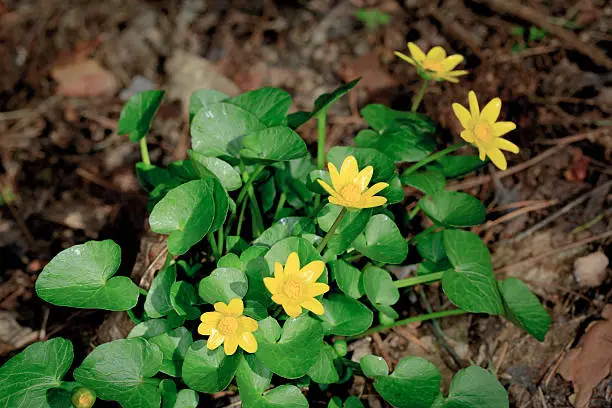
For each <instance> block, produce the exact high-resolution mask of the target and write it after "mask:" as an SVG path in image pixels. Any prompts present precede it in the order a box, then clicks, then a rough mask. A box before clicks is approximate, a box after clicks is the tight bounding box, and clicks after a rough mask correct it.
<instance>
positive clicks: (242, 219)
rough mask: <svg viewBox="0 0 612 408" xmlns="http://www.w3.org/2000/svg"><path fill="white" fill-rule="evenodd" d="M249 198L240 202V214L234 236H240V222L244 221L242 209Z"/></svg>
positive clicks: (244, 208)
mask: <svg viewBox="0 0 612 408" xmlns="http://www.w3.org/2000/svg"><path fill="white" fill-rule="evenodd" d="M248 201H249V200H248V199H247V200H244V201H243V202H242V206H241V207H240V215H239V216H238V228H236V236H240V232H241V231H242V222H243V221H244V210H246V206H247V202H248Z"/></svg>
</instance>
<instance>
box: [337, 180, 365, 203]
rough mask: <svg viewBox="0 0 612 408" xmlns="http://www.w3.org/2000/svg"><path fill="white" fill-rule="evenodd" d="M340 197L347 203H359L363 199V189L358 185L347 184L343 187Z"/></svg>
mask: <svg viewBox="0 0 612 408" xmlns="http://www.w3.org/2000/svg"><path fill="white" fill-rule="evenodd" d="M340 195H342V198H344V199H345V200H346V201H359V200H360V199H361V188H359V186H358V185H357V184H356V183H351V184H347V185H346V186H344V187H342V190H341V191H340Z"/></svg>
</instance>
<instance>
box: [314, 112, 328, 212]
mask: <svg viewBox="0 0 612 408" xmlns="http://www.w3.org/2000/svg"><path fill="white" fill-rule="evenodd" d="M326 120H327V109H323V110H322V111H321V113H319V115H317V131H318V134H319V137H318V141H317V168H318V169H319V170H323V167H325V127H326ZM320 203H321V196H320V195H319V194H317V195H316V196H315V201H314V207H315V208H317V207H319V204H320Z"/></svg>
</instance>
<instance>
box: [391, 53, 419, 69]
mask: <svg viewBox="0 0 612 408" xmlns="http://www.w3.org/2000/svg"><path fill="white" fill-rule="evenodd" d="M394 54H395V56H396V57H399V58H401V59H403V60H404V61H406V62H407V63H409V64H411V65H414V66H416V65H417V63H416V61H415V60H413V59H412V58H410V57H409V56H407V55H405V54H402V53H401V52H399V51H395V52H394Z"/></svg>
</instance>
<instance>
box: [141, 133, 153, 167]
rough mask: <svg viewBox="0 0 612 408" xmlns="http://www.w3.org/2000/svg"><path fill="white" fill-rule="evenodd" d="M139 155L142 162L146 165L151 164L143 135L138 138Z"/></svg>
mask: <svg viewBox="0 0 612 408" xmlns="http://www.w3.org/2000/svg"><path fill="white" fill-rule="evenodd" d="M140 155H141V156H142V162H143V163H144V164H146V165H147V166H148V165H150V164H151V158H150V157H149V148H148V147H147V138H146V137H143V138H142V139H140Z"/></svg>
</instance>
